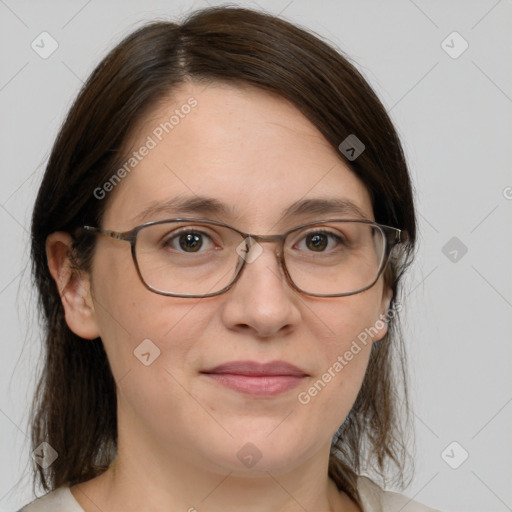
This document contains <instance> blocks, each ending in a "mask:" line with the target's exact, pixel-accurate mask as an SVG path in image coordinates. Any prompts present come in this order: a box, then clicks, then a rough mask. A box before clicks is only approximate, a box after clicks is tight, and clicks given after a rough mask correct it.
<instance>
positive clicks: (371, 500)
mask: <svg viewBox="0 0 512 512" xmlns="http://www.w3.org/2000/svg"><path fill="white" fill-rule="evenodd" d="M357 489H358V491H359V494H360V496H361V501H362V504H363V512H398V511H400V512H440V511H439V510H436V509H433V508H430V507H427V506H426V505H422V504H421V503H418V502H417V501H413V500H412V499H411V498H408V497H407V496H404V495H403V494H399V493H396V492H391V491H385V490H383V489H382V488H381V487H380V486H379V485H377V484H376V483H375V482H373V481H372V480H370V479H369V478H368V477H365V476H360V477H359V478H358V479H357Z"/></svg>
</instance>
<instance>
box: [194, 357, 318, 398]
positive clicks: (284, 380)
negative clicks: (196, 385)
mask: <svg viewBox="0 0 512 512" xmlns="http://www.w3.org/2000/svg"><path fill="white" fill-rule="evenodd" d="M201 374H203V375H205V376H207V377H209V378H210V379H213V380H214V381H216V382H217V383H219V384H221V385H223V386H225V387H228V388H230V389H232V390H234V391H238V392H240V393H245V394H247V395H252V396H258V397H265V396H276V395H279V394H281V393H284V392H286V391H289V390H290V389H293V388H294V387H296V386H298V385H299V384H300V383H301V382H302V381H303V379H305V378H306V377H308V374H307V373H306V372H304V371H303V370H301V369H300V368H298V367H297V366H294V365H292V364H290V363H287V362H286V361H272V362H270V363H258V362H256V361H231V362H228V363H224V364H221V365H218V366H215V367H214V368H210V369H207V370H203V371H201Z"/></svg>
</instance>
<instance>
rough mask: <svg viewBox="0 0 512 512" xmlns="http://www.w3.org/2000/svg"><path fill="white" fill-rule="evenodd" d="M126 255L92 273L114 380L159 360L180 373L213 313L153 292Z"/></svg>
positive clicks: (97, 311)
mask: <svg viewBox="0 0 512 512" xmlns="http://www.w3.org/2000/svg"><path fill="white" fill-rule="evenodd" d="M123 248H124V249H126V247H123ZM112 252H114V251H112ZM126 253H127V254H124V253H123V254H117V255H115V256H117V257H116V259H115V264H114V261H113V260H114V258H113V257H110V254H104V253H102V258H101V259H99V262H98V264H97V265H96V267H95V268H94V269H93V300H94V307H95V315H96V320H97V323H98V327H99V332H100V336H101V339H102V340H103V344H104V346H105V350H106V352H107V355H108V358H109V361H110V364H111V367H112V372H113V374H114V377H115V378H116V379H117V378H118V377H119V378H120V377H122V376H123V375H125V374H126V372H128V371H133V370H137V371H138V370H140V369H141V368H140V367H141V366H142V367H144V365H145V363H151V364H152V362H153V361H156V360H157V359H158V360H159V363H160V365H162V366H165V367H166V368H169V369H170V370H171V371H173V368H177V369H181V368H183V363H184V362H185V360H186V358H187V356H188V354H189V352H190V350H192V348H193V346H194V340H197V339H199V338H200V337H201V333H203V332H204V331H205V328H206V326H207V325H208V323H209V322H210V316H209V315H208V311H211V310H212V308H204V307H201V304H199V302H200V299H182V298H174V297H166V296H163V295H158V294H156V293H153V292H151V291H150V290H148V289H147V288H146V287H145V286H144V285H143V284H142V282H141V281H140V278H139V276H138V275H137V273H136V270H135V266H134V264H133V261H132V259H131V255H130V254H129V250H128V251H126ZM103 256H104V257H103ZM109 258H110V259H109ZM199 311H201V315H199V314H198V312H199ZM141 363H142V364H141Z"/></svg>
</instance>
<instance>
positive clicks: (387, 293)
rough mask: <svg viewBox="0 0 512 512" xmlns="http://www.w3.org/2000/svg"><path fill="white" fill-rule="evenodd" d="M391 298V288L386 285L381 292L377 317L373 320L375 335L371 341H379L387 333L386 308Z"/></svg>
mask: <svg viewBox="0 0 512 512" xmlns="http://www.w3.org/2000/svg"><path fill="white" fill-rule="evenodd" d="M392 298H393V290H392V289H391V288H389V287H386V288H385V290H384V293H383V294H382V301H381V307H380V313H379V317H378V318H377V319H376V321H375V331H376V333H375V336H373V341H380V340H381V339H382V338H384V337H385V336H386V334H387V333H388V324H387V319H388V310H389V307H390V305H391V299H392Z"/></svg>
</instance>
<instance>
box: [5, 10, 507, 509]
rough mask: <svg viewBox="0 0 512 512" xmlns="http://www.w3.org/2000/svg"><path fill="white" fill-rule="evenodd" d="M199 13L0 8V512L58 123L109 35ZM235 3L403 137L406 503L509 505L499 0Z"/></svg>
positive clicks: (19, 428) (26, 448)
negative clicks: (330, 73) (306, 39)
mask: <svg viewBox="0 0 512 512" xmlns="http://www.w3.org/2000/svg"><path fill="white" fill-rule="evenodd" d="M213 4H216V2H214V1H213V0H210V1H208V2H206V1H197V2H185V1H173V0H166V1H163V0H160V1H157V0H154V1H145V2H138V1H134V0H130V1H120V0H118V1H114V0H108V1H99V0H89V1H86V0H79V1H76V0H68V1H66V2H64V1H61V2H56V1H45V2H41V1H35V0H34V1H22V0H19V1H15V0H0V52H1V54H0V112H1V117H0V157H1V159H0V180H1V185H0V223H1V243H0V250H1V253H0V315H1V316H0V335H1V349H2V352H1V353H2V355H1V358H0V389H1V396H0V433H1V435H0V446H1V463H0V511H2V510H4V511H13V510H17V508H18V507H19V506H21V505H22V504H24V503H26V502H28V501H29V500H31V499H33V495H32V485H31V480H30V478H31V476H30V472H29V461H30V456H31V455H30V444H29V438H28V434H29V429H28V417H27V413H28V407H29V403H30V400H31V396H32V393H33V390H34V384H35V376H36V374H37V370H38V363H39V361H40V348H39V347H40V329H39V327H38V323H37V308H36V304H35V300H34V292H33V290H32V288H31V277H30V266H29V226H30V214H31V209H32V205H33V201H34V198H35V194H36V191H37V187H38V184H39V182H40V180H41V177H42V173H43V170H44V167H45V163H46V161H47V158H48V155H49V151H50V149H51V145H52V143H53V140H54V138H55V136H56V133H57V130H58V128H59V126H60V124H61V122H62V120H63V116H64V115H65V113H66V112H67V110H68V108H69V107H70V104H71V101H72V99H73V98H74V97H75V95H76V93H77V91H78V90H79V88H80V86H81V85H82V82H83V81H84V79H85V78H86V77H87V76H88V75H89V73H90V72H91V71H92V70H93V68H94V67H95V66H96V64H97V63H98V62H99V61H100V59H101V58H102V57H103V56H104V55H105V54H106V52H107V51H108V50H109V49H111V48H112V47H113V46H114V45H115V44H116V43H117V42H119V40H120V39H121V38H122V37H123V36H124V35H126V34H127V33H128V32H130V31H132V30H134V29H135V28H136V27H138V26H139V25H140V24H142V23H143V22H144V21H146V20H150V19H154V18H156V17H159V18H175V17H179V16H181V15H183V14H184V13H187V12H189V11H190V10H193V9H195V8H201V7H206V6H207V5H213ZM238 4H239V5H247V6H252V7H255V8H262V9H265V10H268V11H270V12H272V13H274V14H278V13H281V15H282V16H283V17H285V18H286V19H288V20H290V21H293V22H296V23H298V24H300V25H302V26H305V27H307V28H309V29H311V30H313V31H315V32H316V33H317V34H319V35H320V36H322V37H323V38H326V39H328V40H330V41H331V42H332V43H333V44H334V45H335V46H336V47H337V48H339V49H340V50H342V51H344V52H346V53H347V54H348V55H349V56H350V57H351V58H352V59H353V60H354V61H355V63H356V64H357V66H358V68H359V69H360V70H361V71H362V73H363V74H364V75H365V76H366V78H367V79H368V80H369V82H370V83H371V85H372V86H373V87H374V88H375V90H376V92H377V93H378V95H379V96H380V98H381V99H382V101H383V103H384V104H385V106H386V108H387V109H388V111H389V112H390V115H391V117H392V119H393V120H394V122H395V124H396V126H397V128H398V130H399V133H400V135H401V137H402V140H403V143H404V147H405V150H406V153H407V158H408V161H409V164H410V169H411V173H412V177H413V180H414V186H415V190H416V200H417V207H418V214H419V222H420V226H419V227H420V239H419V249H418V258H417V261H416V263H415V265H414V267H413V268H412V269H411V273H410V275H409V277H408V279H407V283H406V286H407V288H406V323H405V337H406V343H407V347H408V351H409V362H410V374H411V383H412V387H411V389H412V397H413V400H414V420H415V428H416V439H417V449H416V455H415V462H416V474H415V478H414V480H413V482H412V484H411V485H410V487H409V488H408V489H407V490H406V491H405V493H406V494H408V495H409V496H410V497H413V496H414V497H415V499H416V500H418V501H420V502H423V503H427V504H429V505H431V506H433V507H436V508H439V509H441V510H443V511H453V512H455V511H465V512H477V511H478V512H483V511H495V512H498V511H500V512H501V511H506V510H512V485H511V482H512V463H511V461H512V435H511V433H512V385H511V381H512V377H511V375H512V340H511V334H510V333H511V327H512V321H511V318H512V314H511V313H512V266H511V264H510V262H511V261H512V242H511V234H512V230H511V224H512V222H511V219H512V215H511V214H512V172H511V162H512V158H511V152H512V150H511V147H512V144H511V141H512V122H511V120H512V117H511V112H512V72H511V71H512V59H510V54H511V46H512V44H511V43H512V31H511V30H510V26H511V25H510V23H511V21H512V4H511V2H510V0H501V1H496V0H480V1H467V0H465V1H462V0H459V1H449V2H448V1H440V0H436V1H434V0H414V1H413V0H389V1H385V2H384V1H377V0H375V1H365V0H350V1H347V0H343V1H335V0H331V1H315V2H310V1H307V0H276V1H273V2H272V1H269V0H260V2H259V4H256V3H255V2H239V3H238ZM258 5H259V6H261V7H258ZM42 32H48V34H50V36H51V38H52V39H54V40H55V41H56V43H57V44H58V47H57V49H56V50H55V51H54V53H52V54H51V55H50V56H49V57H47V58H42V57H41V56H40V54H39V53H37V52H36V51H34V49H33V48H32V46H31V45H32V42H33V41H34V40H36V41H37V40H40V39H38V37H48V36H40V34H41V33H42ZM454 32H455V33H454ZM48 41H49V39H48ZM466 46H467V48H466ZM46 48H51V47H50V46H46ZM51 200H52V198H51V197H48V201H51ZM466 457H467V458H466ZM464 459H465V460H464Z"/></svg>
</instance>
